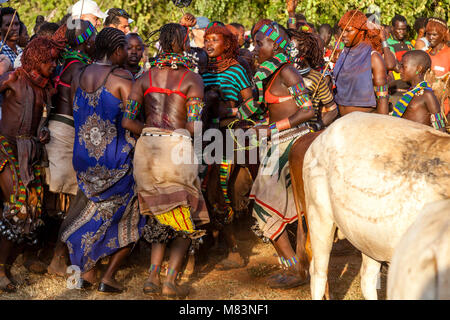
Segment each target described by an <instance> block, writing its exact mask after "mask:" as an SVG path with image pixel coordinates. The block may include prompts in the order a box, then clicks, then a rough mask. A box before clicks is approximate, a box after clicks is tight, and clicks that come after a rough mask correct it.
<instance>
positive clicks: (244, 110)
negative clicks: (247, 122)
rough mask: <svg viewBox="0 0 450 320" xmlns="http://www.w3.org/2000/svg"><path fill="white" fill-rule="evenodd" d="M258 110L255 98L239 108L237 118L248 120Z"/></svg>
mask: <svg viewBox="0 0 450 320" xmlns="http://www.w3.org/2000/svg"><path fill="white" fill-rule="evenodd" d="M256 110H258V106H257V105H255V101H254V100H253V98H249V99H247V100H246V101H245V102H244V103H243V104H241V105H240V106H239V108H238V112H237V117H238V118H239V119H247V118H249V117H250V116H251V115H252V114H254V113H255V112H256Z"/></svg>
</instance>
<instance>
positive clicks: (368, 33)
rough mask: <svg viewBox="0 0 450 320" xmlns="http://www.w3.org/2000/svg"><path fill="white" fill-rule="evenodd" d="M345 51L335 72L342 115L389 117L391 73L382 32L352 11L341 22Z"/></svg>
mask: <svg viewBox="0 0 450 320" xmlns="http://www.w3.org/2000/svg"><path fill="white" fill-rule="evenodd" d="M339 27H340V28H342V30H343V31H342V32H343V35H342V41H343V42H344V44H345V48H344V50H342V52H341V53H340V55H339V58H338V60H337V62H336V65H335V67H334V70H333V76H334V79H335V83H336V91H337V92H336V95H335V101H336V103H337V105H338V107H339V112H340V114H341V115H345V114H347V113H349V112H353V111H361V112H377V113H381V114H388V112H389V94H388V86H387V73H386V68H385V65H384V61H383V58H382V56H381V54H380V52H381V40H380V32H379V30H378V29H376V28H371V27H370V26H369V24H368V20H367V17H366V16H365V15H364V13H362V12H360V11H356V12H355V10H351V11H348V12H347V13H345V14H344V16H343V17H342V18H341V20H340V21H339Z"/></svg>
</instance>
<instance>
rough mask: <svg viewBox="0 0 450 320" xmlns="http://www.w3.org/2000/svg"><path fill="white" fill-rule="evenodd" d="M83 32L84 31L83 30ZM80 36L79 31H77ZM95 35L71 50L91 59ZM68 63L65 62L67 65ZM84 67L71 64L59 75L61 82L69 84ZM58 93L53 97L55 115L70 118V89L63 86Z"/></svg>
mask: <svg viewBox="0 0 450 320" xmlns="http://www.w3.org/2000/svg"><path fill="white" fill-rule="evenodd" d="M82 23H83V26H84V28H87V26H88V22H87V21H83V22H82ZM83 30H84V29H83ZM79 33H80V34H81V30H80V31H79ZM96 37H97V34H96V33H94V34H92V35H91V36H90V37H89V39H88V40H86V41H85V42H83V43H82V44H81V45H78V46H77V47H76V48H73V49H75V50H77V51H80V52H83V53H85V54H87V55H88V56H89V57H91V58H93V57H94V55H95V39H96ZM68 62H70V61H66V62H65V63H66V64H67V63H68ZM83 66H84V64H83V63H81V62H78V61H77V62H75V63H72V64H71V65H70V66H69V67H68V68H67V69H66V70H65V71H64V73H63V74H62V75H61V79H60V80H61V81H62V82H64V83H68V84H70V83H71V82H72V79H73V78H74V77H75V76H76V75H77V74H78V72H79V71H80V69H81V68H82V67H83ZM57 90H58V93H57V94H55V95H54V96H53V104H54V106H55V108H56V109H55V113H58V114H64V115H68V116H72V105H71V104H70V102H69V101H70V88H67V87H65V86H58V87H57Z"/></svg>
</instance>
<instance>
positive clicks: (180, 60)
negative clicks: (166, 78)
mask: <svg viewBox="0 0 450 320" xmlns="http://www.w3.org/2000/svg"><path fill="white" fill-rule="evenodd" d="M150 66H151V67H158V68H162V67H171V68H172V69H178V68H179V67H185V68H187V69H189V70H190V71H193V72H195V70H196V69H197V64H196V63H195V62H194V61H192V60H191V59H189V58H188V57H185V56H182V55H181V54H178V53H166V52H163V53H161V54H159V55H158V56H157V58H156V60H154V61H152V62H150Z"/></svg>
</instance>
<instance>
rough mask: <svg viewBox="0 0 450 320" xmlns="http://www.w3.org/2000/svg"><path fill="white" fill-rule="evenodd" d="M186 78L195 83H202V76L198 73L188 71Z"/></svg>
mask: <svg viewBox="0 0 450 320" xmlns="http://www.w3.org/2000/svg"><path fill="white" fill-rule="evenodd" d="M186 78H187V79H189V80H191V81H193V82H195V83H201V84H203V78H202V76H201V75H199V74H198V73H196V72H193V71H189V73H188V74H187V75H186Z"/></svg>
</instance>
